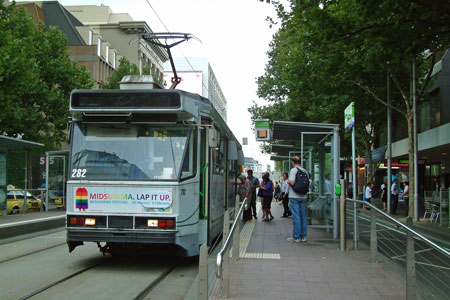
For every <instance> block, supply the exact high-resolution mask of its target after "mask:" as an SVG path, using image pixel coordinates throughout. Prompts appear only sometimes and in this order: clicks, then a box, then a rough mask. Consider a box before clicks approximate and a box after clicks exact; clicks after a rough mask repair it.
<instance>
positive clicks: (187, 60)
mask: <svg viewBox="0 0 450 300" xmlns="http://www.w3.org/2000/svg"><path fill="white" fill-rule="evenodd" d="M145 1H146V2H147V4H148V6H150V8H151V10H152V11H153V13H154V14H155V15H156V17H157V18H158V20H159V22H160V23H161V24H162V26H163V27H164V29H165V30H166V31H167V32H168V33H169V32H170V31H169V28H167V26H166V24H164V22H163V20H162V19H161V18H160V16H159V15H158V13H157V12H156V10H155V9H154V8H153V6H152V5H151V3H150V1H149V0H145ZM177 49H178V50H179V51H180V52H181V55H183V57H184V59H185V60H186V62H187V63H188V64H189V66H190V67H191V69H192V71H193V72H195V69H194V67H193V66H192V64H191V62H190V61H189V59H188V58H187V57H186V55H184V52H183V50H181V48H177ZM172 72H173V70H172ZM196 78H198V80H200V82H201V83H202V86H203V88H204V89H205V90H206V91H207V92H209V91H208V88H207V87H206V86H205V84H204V83H203V80H202V79H200V78H199V77H197V76H196Z"/></svg>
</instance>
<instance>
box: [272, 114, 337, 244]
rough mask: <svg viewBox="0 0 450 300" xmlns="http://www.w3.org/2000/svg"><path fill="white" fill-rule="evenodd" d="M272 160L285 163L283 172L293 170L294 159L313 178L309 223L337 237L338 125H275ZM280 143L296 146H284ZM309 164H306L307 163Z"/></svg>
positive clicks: (309, 198)
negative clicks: (292, 143)
mask: <svg viewBox="0 0 450 300" xmlns="http://www.w3.org/2000/svg"><path fill="white" fill-rule="evenodd" d="M271 142H272V145H271V146H272V153H273V155H272V156H271V160H274V161H283V162H284V163H283V171H285V172H288V171H289V169H290V168H291V159H292V157H293V156H299V157H300V158H301V160H302V166H303V167H304V168H305V169H306V170H307V171H308V172H309V174H310V176H311V185H310V192H309V193H308V199H307V216H308V223H309V224H310V226H312V227H319V228H327V229H331V228H332V229H333V237H334V238H337V237H338V232H339V227H338V226H339V220H338V218H339V214H338V209H339V206H338V196H337V195H336V184H338V183H339V179H340V137H339V124H327V123H309V122H285V121H274V122H273V130H272V140H271ZM278 142H294V143H295V144H296V145H298V144H299V142H300V146H292V145H282V144H277V143H278ZM306 162H307V163H306Z"/></svg>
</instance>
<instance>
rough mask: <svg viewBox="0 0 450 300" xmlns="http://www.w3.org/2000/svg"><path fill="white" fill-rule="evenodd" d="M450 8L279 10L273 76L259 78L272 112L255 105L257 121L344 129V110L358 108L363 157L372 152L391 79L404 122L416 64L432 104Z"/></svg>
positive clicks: (334, 4) (347, 1)
mask: <svg viewBox="0 0 450 300" xmlns="http://www.w3.org/2000/svg"><path fill="white" fill-rule="evenodd" d="M444 8H447V10H445V11H444ZM448 8H450V4H449V3H448V1H444V0H437V1H421V0H412V1H398V0H383V1H359V0H344V1H342V0H339V1H337V0H330V1H319V0H307V1H294V0H292V1H291V7H290V11H289V12H287V11H286V10H284V8H283V7H282V6H281V5H278V6H277V9H278V17H279V19H280V21H281V28H280V29H279V31H278V32H277V33H276V34H275V35H274V37H273V41H272V42H271V44H270V50H269V52H268V55H269V62H268V64H267V65H266V70H265V74H264V75H263V76H261V77H259V78H258V79H257V83H258V96H259V97H261V98H263V99H264V100H266V101H268V105H258V104H257V103H254V105H253V106H252V107H251V108H250V109H249V111H250V113H251V114H252V118H253V119H256V118H269V119H271V120H286V121H291V120H292V121H306V122H308V121H309V122H328V123H338V124H340V125H341V128H342V127H343V111H344V109H345V107H346V106H347V105H348V104H349V103H350V102H352V101H354V102H355V113H356V116H355V117H356V124H357V126H356V129H357V139H358V142H357V145H358V147H357V148H358V150H359V151H358V152H359V153H360V154H361V155H363V154H364V153H365V152H370V149H371V148H372V146H377V145H376V142H377V136H378V134H379V130H380V128H382V126H383V125H384V124H385V117H386V106H385V104H383V102H385V97H386V94H387V93H386V81H387V74H389V76H390V78H392V80H393V85H394V88H393V99H392V105H393V107H394V108H395V109H397V113H398V114H399V115H400V116H404V117H408V116H409V112H410V111H411V99H412V93H411V91H410V86H411V78H412V77H411V68H410V64H411V61H412V60H413V59H414V60H415V61H416V64H417V66H418V68H417V78H418V90H417V91H416V92H417V95H418V98H419V99H422V100H423V99H425V97H424V95H425V94H424V91H426V86H427V84H429V78H427V74H428V72H429V71H430V68H432V66H433V64H434V60H433V59H427V58H426V55H425V54H426V53H427V51H431V52H432V53H433V55H432V58H434V56H435V55H437V56H438V55H439V53H442V52H443V51H444V50H445V49H446V47H448V45H449V44H450V38H449V37H450V35H449V34H448V33H449V32H450V13H448V12H449V10H448ZM408 122H410V119H409V118H408ZM342 136H344V140H343V141H342V143H341V147H342V149H341V150H342V151H341V153H342V155H344V156H345V155H347V156H349V155H350V140H349V138H350V135H349V134H348V133H344V132H341V137H342Z"/></svg>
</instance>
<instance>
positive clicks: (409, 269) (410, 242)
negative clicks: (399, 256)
mask: <svg viewBox="0 0 450 300" xmlns="http://www.w3.org/2000/svg"><path fill="white" fill-rule="evenodd" d="M406 225H407V226H408V227H410V228H412V225H413V222H412V218H411V217H408V218H407V219H406ZM416 299H417V296H416V262H415V258H414V235H413V234H412V233H411V232H409V231H406V300H416Z"/></svg>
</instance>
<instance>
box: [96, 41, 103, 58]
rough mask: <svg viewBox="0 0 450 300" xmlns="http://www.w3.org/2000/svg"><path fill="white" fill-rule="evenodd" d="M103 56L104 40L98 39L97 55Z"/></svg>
mask: <svg viewBox="0 0 450 300" xmlns="http://www.w3.org/2000/svg"><path fill="white" fill-rule="evenodd" d="M101 54H102V38H100V37H99V38H98V39H97V55H98V56H100V55H101Z"/></svg>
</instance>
